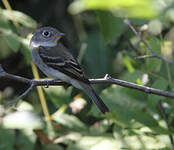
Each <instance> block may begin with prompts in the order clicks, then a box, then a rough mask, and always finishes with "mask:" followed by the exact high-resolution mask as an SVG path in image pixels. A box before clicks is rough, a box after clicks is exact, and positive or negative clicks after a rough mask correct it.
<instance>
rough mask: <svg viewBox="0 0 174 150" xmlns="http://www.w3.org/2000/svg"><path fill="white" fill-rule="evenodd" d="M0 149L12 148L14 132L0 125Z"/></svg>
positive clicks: (8, 149) (7, 149)
mask: <svg viewBox="0 0 174 150" xmlns="http://www.w3.org/2000/svg"><path fill="white" fill-rule="evenodd" d="M0 139H1V140H0V150H10V149H13V148H14V144H15V132H14V130H9V129H4V128H2V126H1V127H0Z"/></svg>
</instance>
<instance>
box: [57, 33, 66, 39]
mask: <svg viewBox="0 0 174 150" xmlns="http://www.w3.org/2000/svg"><path fill="white" fill-rule="evenodd" d="M63 36H65V34H64V33H57V34H56V37H57V38H61V37H63Z"/></svg>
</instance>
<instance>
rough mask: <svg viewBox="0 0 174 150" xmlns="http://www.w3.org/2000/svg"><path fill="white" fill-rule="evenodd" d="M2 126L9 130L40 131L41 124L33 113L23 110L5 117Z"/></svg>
mask: <svg viewBox="0 0 174 150" xmlns="http://www.w3.org/2000/svg"><path fill="white" fill-rule="evenodd" d="M3 126H4V127H5V128H10V129H41V128H42V127H43V123H42V120H41V119H40V117H39V116H37V115H36V114H35V113H34V112H33V111H29V110H23V111H17V112H14V113H11V114H9V115H7V116H5V117H4V118H3Z"/></svg>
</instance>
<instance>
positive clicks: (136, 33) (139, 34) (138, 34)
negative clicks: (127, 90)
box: [124, 19, 174, 64]
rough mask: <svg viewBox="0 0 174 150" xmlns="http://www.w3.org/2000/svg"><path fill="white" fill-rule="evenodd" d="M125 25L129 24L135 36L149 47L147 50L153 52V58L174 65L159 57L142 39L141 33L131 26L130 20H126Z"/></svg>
mask: <svg viewBox="0 0 174 150" xmlns="http://www.w3.org/2000/svg"><path fill="white" fill-rule="evenodd" d="M124 23H125V24H127V25H128V26H129V28H130V29H131V30H132V31H133V32H134V34H135V35H136V36H137V37H138V38H139V39H140V41H141V42H142V43H143V44H144V45H145V46H146V47H147V50H148V51H150V52H151V54H152V55H153V57H156V58H158V59H160V60H162V61H164V62H166V63H169V64H174V62H172V61H169V60H167V59H165V58H163V57H161V56H159V55H157V54H156V53H155V52H154V51H153V50H152V49H151V47H150V46H149V44H147V42H146V41H145V40H144V39H143V38H142V36H141V32H138V31H136V29H135V28H134V26H133V25H132V24H131V22H130V20H129V19H125V20H124Z"/></svg>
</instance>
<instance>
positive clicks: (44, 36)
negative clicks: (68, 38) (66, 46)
mask: <svg viewBox="0 0 174 150" xmlns="http://www.w3.org/2000/svg"><path fill="white" fill-rule="evenodd" d="M62 36H64V34H63V33H61V32H59V31H58V30H57V29H55V28H52V27H42V28H40V29H38V30H36V32H35V33H34V34H33V36H32V38H31V40H30V46H31V47H32V48H37V47H39V46H47V47H54V46H56V45H57V41H58V40H59V39H60V38H61V37H62Z"/></svg>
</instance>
